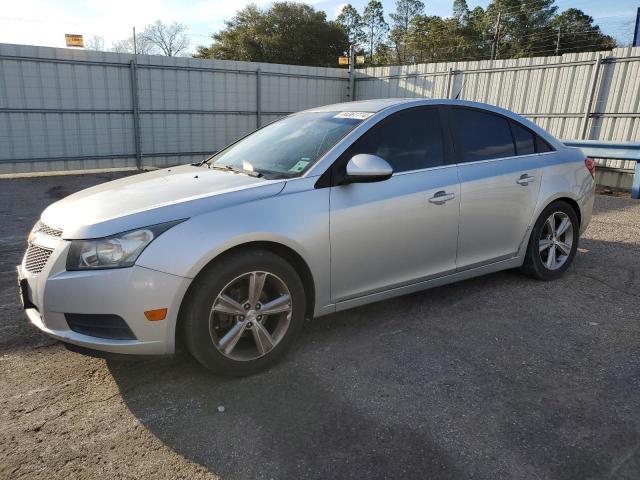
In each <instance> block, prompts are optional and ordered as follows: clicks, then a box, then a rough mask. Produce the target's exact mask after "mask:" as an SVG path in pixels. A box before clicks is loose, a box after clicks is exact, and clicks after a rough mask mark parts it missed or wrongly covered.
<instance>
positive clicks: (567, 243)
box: [522, 201, 580, 280]
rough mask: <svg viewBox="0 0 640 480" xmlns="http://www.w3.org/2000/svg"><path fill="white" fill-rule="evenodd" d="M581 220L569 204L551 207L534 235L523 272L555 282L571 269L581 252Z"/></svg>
mask: <svg viewBox="0 0 640 480" xmlns="http://www.w3.org/2000/svg"><path fill="white" fill-rule="evenodd" d="M579 228H580V225H579V222H578V216H577V215H576V212H575V210H574V209H573V208H572V207H571V205H569V204H568V203H566V202H563V201H558V202H553V203H552V204H550V205H549V206H547V207H546V208H545V209H544V210H543V211H542V213H541V214H540V217H538V220H537V222H536V224H535V225H534V226H533V230H532V231H531V237H530V239H529V245H528V247H527V254H526V257H525V261H524V265H523V266H522V271H523V272H524V273H526V274H527V275H529V276H532V277H534V278H537V279H539V280H555V279H557V278H559V277H560V276H561V275H562V274H563V273H564V272H565V271H566V270H567V269H568V268H569V265H571V262H573V258H574V257H575V255H576V250H577V248H578V234H579Z"/></svg>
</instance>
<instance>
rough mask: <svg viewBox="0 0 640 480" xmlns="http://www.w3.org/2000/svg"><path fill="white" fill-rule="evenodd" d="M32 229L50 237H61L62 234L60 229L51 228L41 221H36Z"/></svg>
mask: <svg viewBox="0 0 640 480" xmlns="http://www.w3.org/2000/svg"><path fill="white" fill-rule="evenodd" d="M33 231H34V232H42V233H43V234H45V235H49V236H50V237H61V236H62V230H58V229H57V228H53V227H50V226H49V225H45V224H44V223H42V222H41V221H38V223H37V224H36V226H35V228H34V229H33Z"/></svg>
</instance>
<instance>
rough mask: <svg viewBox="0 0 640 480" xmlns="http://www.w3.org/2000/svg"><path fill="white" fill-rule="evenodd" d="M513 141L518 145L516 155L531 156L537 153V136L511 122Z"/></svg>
mask: <svg viewBox="0 0 640 480" xmlns="http://www.w3.org/2000/svg"><path fill="white" fill-rule="evenodd" d="M511 131H512V132H513V140H514V141H515V143H516V155H530V154H532V153H536V140H535V137H536V135H535V134H534V133H533V132H532V131H531V130H527V129H526V128H524V127H523V126H521V125H519V124H517V123H515V122H511Z"/></svg>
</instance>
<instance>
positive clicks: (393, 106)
mask: <svg viewBox="0 0 640 480" xmlns="http://www.w3.org/2000/svg"><path fill="white" fill-rule="evenodd" d="M422 105H452V106H456V105H457V106H461V107H462V106H463V107H471V108H479V109H482V110H487V111H489V112H494V113H498V114H500V115H503V116H505V117H509V118H511V119H513V120H515V121H517V122H519V123H521V124H524V125H526V126H527V127H529V129H531V130H533V131H534V132H536V133H537V134H538V135H540V136H541V137H542V138H544V139H545V140H546V141H547V142H548V143H550V144H551V145H553V146H554V147H555V148H556V149H560V148H563V147H564V144H562V143H561V142H560V141H559V140H557V139H556V138H555V137H554V136H553V135H551V134H550V133H549V132H547V131H546V130H544V129H542V128H541V127H540V126H539V125H537V124H535V123H534V122H532V121H531V120H529V119H527V118H525V117H522V116H520V115H518V114H517V113H515V112H512V111H510V110H505V109H504V108H500V107H496V106H495V105H490V104H488V103H480V102H472V101H469V100H456V99H449V98H433V99H430V98H376V99H371V100H356V101H353V102H344V103H334V104H333V105H324V106H321V107H314V108H310V109H309V110H305V112H371V113H374V114H376V113H378V112H382V111H383V110H402V109H404V108H411V107H412V106H416V107H417V106H422ZM375 117H377V115H375V116H374V117H372V118H375Z"/></svg>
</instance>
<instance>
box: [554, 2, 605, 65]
mask: <svg viewBox="0 0 640 480" xmlns="http://www.w3.org/2000/svg"><path fill="white" fill-rule="evenodd" d="M550 26H551V29H552V30H553V31H554V32H558V33H559V34H560V35H559V37H560V41H559V42H558V46H559V48H558V54H559V55H562V54H563V53H570V52H579V51H580V49H581V48H585V46H587V48H589V49H590V50H610V49H612V48H615V46H616V41H615V40H614V39H613V38H612V37H610V36H609V35H604V34H603V33H602V31H600V27H599V26H597V25H594V24H593V18H592V17H590V16H589V15H586V14H585V13H583V12H582V11H581V10H578V9H577V8H570V9H568V10H565V11H564V12H562V13H561V14H560V15H558V16H556V17H555V18H554V19H553V20H551V23H550Z"/></svg>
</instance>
